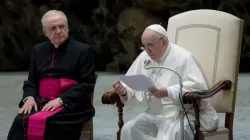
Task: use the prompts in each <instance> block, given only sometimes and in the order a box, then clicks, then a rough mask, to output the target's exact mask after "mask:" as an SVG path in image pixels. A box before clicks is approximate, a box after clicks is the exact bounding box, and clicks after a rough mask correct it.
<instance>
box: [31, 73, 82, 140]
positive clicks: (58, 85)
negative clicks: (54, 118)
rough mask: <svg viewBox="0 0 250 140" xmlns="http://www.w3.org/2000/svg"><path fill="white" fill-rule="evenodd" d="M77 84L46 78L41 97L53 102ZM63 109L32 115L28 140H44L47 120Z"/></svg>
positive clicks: (41, 89) (42, 83)
mask: <svg viewBox="0 0 250 140" xmlns="http://www.w3.org/2000/svg"><path fill="white" fill-rule="evenodd" d="M76 84H78V82H77V81H74V80H70V79H66V78H60V79H54V78H44V79H42V80H41V81H40V88H39V95H40V96H41V97H47V98H50V99H51V100H53V99H55V98H57V97H59V96H60V95H61V94H62V93H63V92H65V91H67V90H68V89H69V88H70V87H72V86H73V85H76ZM63 108H64V107H63V106H62V107H59V108H57V109H55V110H54V111H43V112H37V113H35V114H33V115H31V116H30V117H29V122H28V132H27V136H28V140H44V131H45V128H46V119H47V118H48V117H49V116H51V115H54V114H55V113H57V112H59V111H60V110H62V109H63Z"/></svg>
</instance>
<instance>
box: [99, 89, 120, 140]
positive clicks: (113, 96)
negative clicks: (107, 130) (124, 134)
mask: <svg viewBox="0 0 250 140" xmlns="http://www.w3.org/2000/svg"><path fill="white" fill-rule="evenodd" d="M102 103H103V104H109V105H114V104H115V105H116V107H117V108H118V117H119V118H118V119H119V120H118V126H119V130H118V132H117V140H120V135H121V129H122V126H123V125H124V122H123V107H124V104H123V103H122V101H121V99H120V96H119V94H117V93H116V92H114V91H108V92H106V93H104V94H103V96H102Z"/></svg>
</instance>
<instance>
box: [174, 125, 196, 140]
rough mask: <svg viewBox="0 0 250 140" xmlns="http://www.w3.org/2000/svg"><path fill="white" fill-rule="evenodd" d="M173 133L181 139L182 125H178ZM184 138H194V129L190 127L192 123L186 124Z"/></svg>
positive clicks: (176, 137)
mask: <svg viewBox="0 0 250 140" xmlns="http://www.w3.org/2000/svg"><path fill="white" fill-rule="evenodd" d="M173 133H174V135H173V136H175V139H181V133H182V131H181V126H180V125H177V126H176V127H175V128H174V129H173ZM184 138H185V139H188V140H189V139H193V138H194V133H193V132H192V129H191V128H190V125H189V124H188V123H187V124H185V125H184Z"/></svg>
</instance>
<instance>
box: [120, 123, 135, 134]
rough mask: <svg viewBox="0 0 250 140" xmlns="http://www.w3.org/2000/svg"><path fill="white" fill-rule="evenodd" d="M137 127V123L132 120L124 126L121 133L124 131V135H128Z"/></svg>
mask: <svg viewBox="0 0 250 140" xmlns="http://www.w3.org/2000/svg"><path fill="white" fill-rule="evenodd" d="M135 126H136V121H134V120H130V121H128V122H127V123H125V124H124V125H123V127H122V130H121V131H122V133H127V132H128V131H131V130H132V129H134V128H135Z"/></svg>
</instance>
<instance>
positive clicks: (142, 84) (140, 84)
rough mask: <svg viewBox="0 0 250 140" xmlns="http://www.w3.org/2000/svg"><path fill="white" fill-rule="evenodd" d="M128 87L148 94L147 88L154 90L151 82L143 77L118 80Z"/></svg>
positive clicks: (126, 77) (130, 76) (132, 76)
mask: <svg viewBox="0 0 250 140" xmlns="http://www.w3.org/2000/svg"><path fill="white" fill-rule="evenodd" d="M120 80H121V81H122V82H124V83H125V84H126V85H127V86H128V87H130V88H132V89H134V90H137V91H145V92H148V88H156V86H155V85H154V83H153V81H152V80H151V79H150V78H148V77H146V76H144V75H129V76H123V77H121V78H120Z"/></svg>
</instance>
